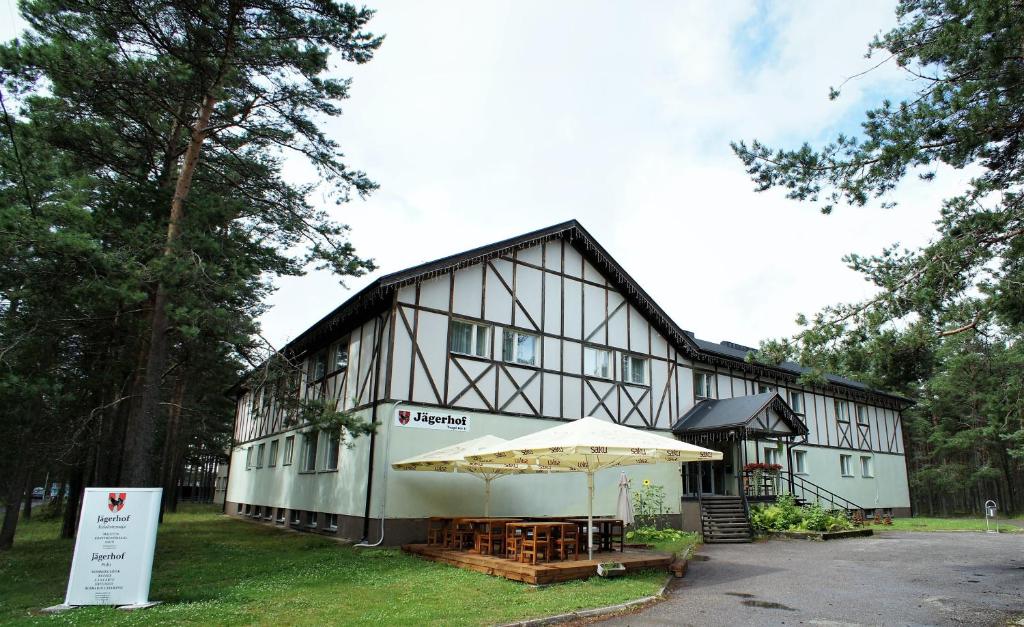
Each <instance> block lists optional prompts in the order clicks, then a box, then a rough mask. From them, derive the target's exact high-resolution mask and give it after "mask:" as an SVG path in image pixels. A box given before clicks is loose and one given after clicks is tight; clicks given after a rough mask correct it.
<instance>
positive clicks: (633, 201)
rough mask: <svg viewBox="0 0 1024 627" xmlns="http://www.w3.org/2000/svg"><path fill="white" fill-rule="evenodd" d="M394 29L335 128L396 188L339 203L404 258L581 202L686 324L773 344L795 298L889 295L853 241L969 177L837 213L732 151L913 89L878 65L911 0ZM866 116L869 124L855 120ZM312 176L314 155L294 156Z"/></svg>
mask: <svg viewBox="0 0 1024 627" xmlns="http://www.w3.org/2000/svg"><path fill="white" fill-rule="evenodd" d="M376 8H377V9H378V14H377V16H376V17H375V18H374V20H373V23H372V28H373V30H374V31H376V32H379V33H384V34H386V35H387V38H386V40H385V42H384V45H383V47H382V48H381V50H380V52H379V54H378V55H377V57H376V58H375V59H374V60H373V61H372V62H370V63H369V64H367V65H365V66H360V67H357V68H353V67H348V66H341V67H339V68H338V69H337V71H338V72H339V74H341V75H344V76H353V77H354V83H353V87H352V94H351V100H349V101H348V102H346V103H345V115H344V116H343V117H342V118H340V119H338V120H332V121H330V122H329V124H328V128H329V130H330V133H331V134H332V135H333V136H335V137H336V138H337V139H338V140H339V141H340V142H341V144H342V146H343V148H344V150H345V152H346V154H347V161H348V163H349V165H350V166H353V167H357V168H359V169H363V170H365V171H366V172H368V173H369V174H370V176H371V177H372V178H373V179H374V180H376V181H378V182H379V183H380V185H381V189H380V191H378V192H377V193H376V194H374V195H373V196H372V197H371V198H370V199H369V200H367V201H365V202H361V201H355V202H353V203H351V204H349V205H347V206H342V207H339V208H335V209H332V211H333V212H335V215H336V216H337V218H338V219H340V220H342V221H344V222H346V223H349V224H350V225H351V226H352V228H353V231H352V239H353V241H354V243H355V244H356V246H357V248H358V250H359V251H360V253H361V254H363V255H365V256H369V257H373V258H375V259H376V260H377V261H378V263H379V264H380V266H381V270H380V271H379V272H378V274H379V273H383V272H391V271H395V270H399V269H402V268H404V267H408V266H410V265H413V264H416V263H420V262H423V261H427V260H430V259H434V258H437V257H440V256H444V255H447V254H451V253H456V252H459V251H462V250H465V249H468V248H472V247H475V246H479V245H481V244H485V243H488V242H492V241H496V240H500V239H504V238H506V237H510V236H513V235H516V234H519V233H524V232H527V231H529V230H532V229H535V228H539V227H542V226H546V225H549V224H554V223H556V222H559V221H562V220H565V219H568V218H572V217H575V218H578V219H579V220H580V221H581V222H582V223H583V225H584V226H585V227H586V228H587V229H589V230H590V231H591V232H592V233H593V234H594V235H595V236H596V237H597V238H598V239H599V240H600V241H601V242H602V243H603V244H604V245H605V246H606V247H607V248H608V249H609V251H610V252H611V253H612V254H613V255H614V256H615V257H616V258H617V259H618V260H619V261H620V262H621V263H622V265H623V266H624V267H625V268H626V270H627V271H629V272H630V273H631V274H632V275H633V276H634V277H635V278H636V279H638V280H639V281H640V283H641V284H642V285H643V286H644V287H645V289H647V290H648V291H649V292H650V293H651V294H652V295H653V296H654V297H655V298H656V299H657V300H658V301H659V303H660V304H661V305H662V306H663V307H664V308H665V309H666V310H667V311H668V313H669V314H670V315H672V316H673V317H674V318H675V320H676V321H677V322H678V323H679V324H680V325H681V326H682V327H684V328H687V329H691V330H693V331H695V332H696V333H697V334H698V335H699V336H701V337H705V338H708V339H712V340H721V339H734V340H736V341H740V342H743V343H748V344H754V343H756V342H757V341H758V340H760V339H762V338H764V337H770V336H778V335H782V334H786V333H789V332H792V331H793V330H794V325H793V322H792V321H793V318H794V316H795V314H796V313H797V312H808V313H810V312H813V311H815V310H816V309H818V308H820V307H821V306H823V305H826V304H830V303H834V302H837V301H841V300H852V299H856V298H860V297H863V296H864V295H866V294H868V293H870V286H869V285H867V284H865V283H864V282H863V280H862V279H861V278H860V277H859V275H856V274H854V273H853V272H851V271H850V270H848V269H846V267H845V266H844V264H843V263H842V261H841V257H842V255H843V254H845V253H848V252H851V251H857V252H860V253H865V254H870V253H874V252H877V251H879V250H880V249H881V248H882V247H883V246H886V245H888V244H890V243H892V242H894V241H901V242H903V243H905V244H907V245H919V244H921V243H923V242H924V241H926V240H927V239H928V237H930V235H931V234H932V232H933V226H932V224H931V223H932V220H934V219H935V217H937V214H938V211H937V209H938V203H939V200H940V199H941V198H942V197H943V196H945V195H948V194H950V193H952V192H954V191H956V190H957V189H958V188H959V186H961V185H962V184H963V181H964V176H963V175H962V173H950V172H943V173H942V176H941V177H940V180H939V181H937V182H936V183H932V184H930V185H928V184H925V183H921V182H917V181H909V182H908V183H907V184H906V185H904V186H902V187H901V188H900V190H899V192H898V194H897V197H898V199H899V200H900V201H901V205H900V207H899V208H897V209H895V210H889V211H887V210H883V209H880V208H879V207H877V206H872V207H867V208H843V209H839V210H837V212H836V213H835V214H834V215H832V216H822V215H820V214H819V213H818V212H817V208H816V207H814V206H812V205H809V204H800V203H796V202H793V201H788V200H786V199H785V198H784V197H782V195H781V194H779V193H777V192H768V193H764V194H757V193H755V192H754V191H753V185H752V183H751V182H750V181H749V180H748V179H747V178H746V176H745V175H744V173H743V167H742V164H741V163H740V162H739V160H738V159H736V158H735V157H734V156H733V155H732V152H731V150H730V149H729V145H728V142H729V141H730V140H734V139H751V138H755V137H756V138H760V139H763V140H766V141H768V142H769V143H771V144H773V145H784V146H789V147H794V146H796V145H798V144H799V143H800V142H802V141H804V140H812V141H824V140H827V139H828V138H829V137H831V136H832V135H834V133H835V132H836V131H837V130H838V129H842V130H850V128H851V124H852V123H853V122H854V121H855V120H857V119H858V118H859V114H860V113H861V112H863V110H865V109H866V108H868V107H870V106H872V105H875V104H877V103H878V100H879V99H880V97H881V94H892V93H897V94H898V93H905V92H906V91H907V90H908V89H909V88H910V87H912V86H911V85H908V83H907V82H906V80H905V78H904V77H903V76H902V75H900V74H899V73H898V72H897V70H896V69H895V68H893V67H890V66H888V65H886V66H883V67H882V68H880V69H879V70H876V71H874V72H871V73H869V74H868V75H866V76H865V77H862V78H859V79H856V80H852V81H850V82H848V83H847V84H846V85H845V86H844V88H843V96H842V97H841V98H840V99H839V100H837V101H834V102H830V101H829V100H828V99H827V93H828V88H829V87H830V86H838V85H839V84H840V83H842V82H843V80H844V78H846V77H848V76H851V75H854V74H856V73H858V72H861V71H863V70H865V69H867V68H868V67H870V66H871V65H872V64H873V63H874V62H875V61H869V60H866V59H864V58H863V55H864V52H865V51H866V49H867V42H868V41H869V40H870V39H871V37H872V36H873V35H874V34H875V33H877V32H879V31H883V30H886V29H888V28H890V27H891V26H892V24H893V23H894V20H895V17H894V9H895V3H894V2H888V1H881V0H870V1H865V2H858V3H840V2H819V3H809V2H803V3H768V2H739V1H735V2H715V3H712V2H689V3H676V2H644V3H639V4H625V3H621V2H618V3H615V2H539V1H532V2H515V3H512V2H504V3H497V2H489V3H483V2H458V3H456V2H449V3H441V4H438V3H422V2H399V1H393V0H389V1H388V2H381V3H376ZM854 128H855V127H854ZM289 171H290V172H295V173H296V176H303V177H305V176H309V171H308V169H304V166H302V165H300V164H299V163H290V164H289ZM372 278H373V277H365V278H362V279H358V280H352V281H349V282H348V284H349V289H343V288H342V287H340V286H338V284H337V281H336V280H335V279H334V278H332V277H331V276H329V275H327V274H324V273H316V274H312V275H310V276H307V277H302V278H287V279H282V280H280V281H279V282H278V285H279V287H280V289H279V291H278V292H277V293H276V294H275V295H274V296H273V298H272V300H271V302H272V304H273V308H272V309H271V310H270V311H269V312H268V313H267V314H266V315H265V316H264V318H263V324H264V327H265V330H266V335H267V336H268V337H270V338H272V339H274V340H275V341H278V342H283V341H284V340H286V339H288V338H292V337H295V336H296V335H298V334H299V333H300V332H301V331H303V330H304V329H305V328H306V327H308V325H310V324H312V323H313V322H315V321H316V320H318V319H319V318H320V317H321V316H323V315H324V314H325V313H327V312H329V311H330V310H331V309H333V308H334V307H336V306H337V305H338V304H340V303H341V302H342V301H343V300H344V299H345V298H347V297H348V296H350V295H351V294H352V293H353V291H354V290H355V289H358V288H359V287H361V286H363V285H365V284H367V283H368V282H369V281H371V280H372Z"/></svg>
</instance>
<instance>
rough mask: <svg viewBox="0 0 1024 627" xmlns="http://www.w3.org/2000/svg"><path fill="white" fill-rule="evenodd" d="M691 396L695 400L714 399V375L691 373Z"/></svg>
mask: <svg viewBox="0 0 1024 627" xmlns="http://www.w3.org/2000/svg"><path fill="white" fill-rule="evenodd" d="M693 395H694V396H696V397H697V398H715V374H714V373H713V372H702V371H700V370H698V371H696V372H694V373H693Z"/></svg>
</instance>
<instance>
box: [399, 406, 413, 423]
mask: <svg viewBox="0 0 1024 627" xmlns="http://www.w3.org/2000/svg"><path fill="white" fill-rule="evenodd" d="M409 416H410V414H409V412H407V411H405V410H402V409H400V410H398V424H402V425H407V424H409Z"/></svg>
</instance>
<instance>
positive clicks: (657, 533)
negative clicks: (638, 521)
mask: <svg viewBox="0 0 1024 627" xmlns="http://www.w3.org/2000/svg"><path fill="white" fill-rule="evenodd" d="M689 535H691V534H688V533H686V532H685V531H680V530H678V529H656V528H654V527H637V528H636V529H634V530H633V531H629V532H627V533H626V539H627V540H629V541H630V542H651V543H654V542H679V541H681V540H685V539H686V538H687V536H689Z"/></svg>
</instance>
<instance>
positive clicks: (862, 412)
mask: <svg viewBox="0 0 1024 627" xmlns="http://www.w3.org/2000/svg"><path fill="white" fill-rule="evenodd" d="M857 424H859V425H869V424H870V422H869V418H868V408H867V406H866V405H857Z"/></svg>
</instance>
